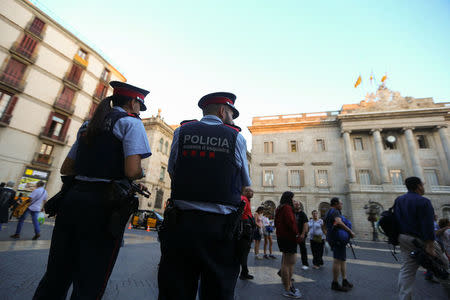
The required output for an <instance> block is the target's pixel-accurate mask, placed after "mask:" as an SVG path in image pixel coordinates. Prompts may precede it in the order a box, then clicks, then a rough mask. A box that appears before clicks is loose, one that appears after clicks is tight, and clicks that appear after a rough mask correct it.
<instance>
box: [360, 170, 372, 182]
mask: <svg viewBox="0 0 450 300" xmlns="http://www.w3.org/2000/svg"><path fill="white" fill-rule="evenodd" d="M358 179H359V184H361V185H370V184H371V182H370V171H369V170H359V171H358Z"/></svg>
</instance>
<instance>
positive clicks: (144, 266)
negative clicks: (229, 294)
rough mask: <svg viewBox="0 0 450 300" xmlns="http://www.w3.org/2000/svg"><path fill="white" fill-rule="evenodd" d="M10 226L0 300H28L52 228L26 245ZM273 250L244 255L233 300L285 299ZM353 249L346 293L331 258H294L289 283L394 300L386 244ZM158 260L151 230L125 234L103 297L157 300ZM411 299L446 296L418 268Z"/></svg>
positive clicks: (311, 294) (308, 294) (318, 293)
mask: <svg viewBox="0 0 450 300" xmlns="http://www.w3.org/2000/svg"><path fill="white" fill-rule="evenodd" d="M16 224H17V222H15V221H13V222H10V223H8V224H4V227H3V230H2V231H0V300H3V299H5V300H6V299H8V300H9V299H11V300H12V299H15V300H23V299H31V297H32V295H33V293H34V290H35V289H36V286H37V284H38V283H39V280H40V279H41V277H42V275H43V273H44V270H45V266H46V262H47V256H48V249H49V246H50V238H51V230H52V228H53V224H52V223H51V222H47V221H46V224H45V225H44V226H42V237H41V239H39V240H37V241H31V238H32V237H33V234H34V233H33V229H32V228H33V226H32V224H31V222H26V223H25V225H24V227H23V231H22V237H21V239H20V240H17V241H16V240H11V239H10V238H9V235H11V234H13V233H14V231H15V227H16ZM274 250H275V251H274V254H275V256H276V257H277V259H275V260H272V259H271V260H267V259H265V260H255V259H254V255H253V252H252V253H250V255H249V260H248V261H249V268H250V272H251V274H253V275H254V276H255V279H254V280H248V281H242V280H239V279H238V283H237V286H236V297H235V299H251V300H252V299H261V300H265V299H267V300H269V299H287V298H284V297H282V296H281V293H282V286H281V281H280V278H279V277H278V276H277V275H276V273H277V271H278V269H279V267H280V259H281V253H280V252H279V251H278V247H277V246H276V242H275V243H274ZM355 251H356V256H357V259H354V258H353V256H352V254H351V251H350V250H348V252H347V257H348V258H349V259H348V266H347V270H348V278H349V280H350V281H351V282H353V283H354V285H355V287H354V289H353V290H352V291H350V292H348V293H337V292H334V291H331V290H330V282H331V264H332V258H331V257H329V256H325V257H324V260H325V266H324V267H323V268H322V269H320V270H314V269H309V270H302V269H301V263H300V260H299V259H298V262H297V264H296V267H295V275H294V279H295V286H296V287H298V288H299V289H300V290H301V292H302V293H303V294H304V297H303V299H346V300H347V299H386V300H388V299H397V275H398V271H399V268H400V264H399V263H397V262H396V261H395V260H394V258H393V257H392V255H391V253H390V252H389V250H388V248H387V245H386V244H385V243H382V242H379V243H374V242H363V241H360V242H358V243H357V246H356V247H355ZM308 253H310V249H309V246H308ZM159 256H160V250H159V243H158V241H157V238H156V232H146V231H143V230H134V229H133V230H126V233H125V246H124V247H123V248H122V249H121V251H120V253H119V257H118V260H117V263H116V266H115V268H114V271H113V273H112V275H111V279H110V281H109V283H108V287H107V289H106V292H105V296H104V297H103V299H106V300H110V299H111V300H119V299H157V295H158V287H157V267H158V262H159ZM309 258H310V263H311V259H312V258H311V256H310V257H309ZM174 288H176V283H174ZM69 295H70V293H69ZM414 299H427V300H428V299H436V300H439V299H448V298H447V297H446V294H445V292H444V290H443V288H442V287H441V286H440V285H439V284H435V283H430V282H427V281H425V280H424V278H423V270H422V271H419V272H417V275H416V288H415V296H414Z"/></svg>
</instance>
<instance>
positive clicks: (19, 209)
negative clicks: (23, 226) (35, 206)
mask: <svg viewBox="0 0 450 300" xmlns="http://www.w3.org/2000/svg"><path fill="white" fill-rule="evenodd" d="M22 199H23V198H22ZM30 205H31V200H30V198H28V199H27V200H25V201H23V202H22V203H20V204H19V205H17V207H16V209H14V212H13V213H12V215H13V217H16V218H17V219H19V218H20V217H21V216H22V215H23V214H24V212H25V211H26V210H27V209H28V207H29V206H30Z"/></svg>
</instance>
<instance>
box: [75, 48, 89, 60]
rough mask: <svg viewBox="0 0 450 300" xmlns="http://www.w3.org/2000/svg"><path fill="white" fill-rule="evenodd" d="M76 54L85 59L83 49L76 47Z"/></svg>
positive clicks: (85, 53)
mask: <svg viewBox="0 0 450 300" xmlns="http://www.w3.org/2000/svg"><path fill="white" fill-rule="evenodd" d="M77 55H78V56H79V57H81V58H82V59H84V60H86V58H87V52H86V51H84V50H83V49H78V52H77Z"/></svg>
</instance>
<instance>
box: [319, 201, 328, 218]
mask: <svg viewBox="0 0 450 300" xmlns="http://www.w3.org/2000/svg"><path fill="white" fill-rule="evenodd" d="M329 209H330V203H328V202H321V203H320V204H319V214H320V217H321V218H325V216H326V215H327V212H328V210H329Z"/></svg>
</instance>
